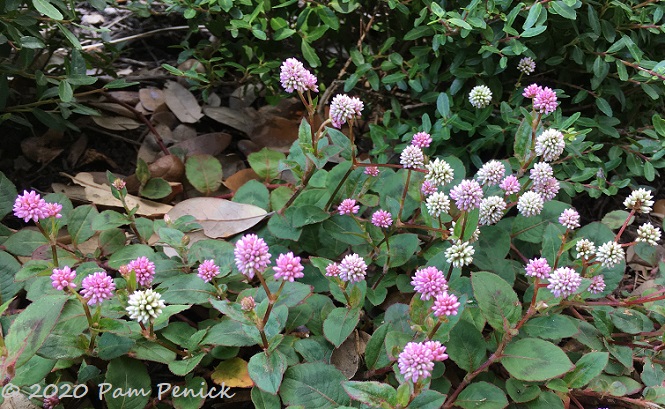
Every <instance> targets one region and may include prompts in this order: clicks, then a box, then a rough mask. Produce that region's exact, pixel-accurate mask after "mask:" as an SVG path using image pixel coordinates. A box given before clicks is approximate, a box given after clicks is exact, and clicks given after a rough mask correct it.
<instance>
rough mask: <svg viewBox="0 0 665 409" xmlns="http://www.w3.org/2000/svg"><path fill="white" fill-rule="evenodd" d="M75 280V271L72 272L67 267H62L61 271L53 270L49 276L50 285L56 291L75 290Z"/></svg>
mask: <svg viewBox="0 0 665 409" xmlns="http://www.w3.org/2000/svg"><path fill="white" fill-rule="evenodd" d="M75 278H76V270H72V269H70V268H69V267H68V266H64V267H63V268H61V269H58V268H54V269H53V273H52V274H51V284H52V285H53V288H55V289H58V290H64V289H66V288H76V284H74V279H75Z"/></svg>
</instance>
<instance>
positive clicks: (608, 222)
mask: <svg viewBox="0 0 665 409" xmlns="http://www.w3.org/2000/svg"><path fill="white" fill-rule="evenodd" d="M629 214H630V213H628V212H627V211H625V210H612V211H611V212H609V213H607V214H606V215H605V216H604V217H603V219H602V220H601V221H600V222H601V223H602V224H604V225H605V226H607V227H609V228H610V229H612V230H616V229H618V228H620V227H621V226H622V225H623V223H624V222H625V221H626V219H627V218H628V215H629ZM633 220H635V217H634V216H633V217H631V219H630V220H629V221H628V224H629V225H630V224H632V223H633Z"/></svg>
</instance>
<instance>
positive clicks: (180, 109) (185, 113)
mask: <svg viewBox="0 0 665 409" xmlns="http://www.w3.org/2000/svg"><path fill="white" fill-rule="evenodd" d="M164 100H165V102H166V105H167V106H168V107H169V109H170V110H171V112H173V114H174V115H175V116H176V117H177V118H178V119H179V120H180V122H184V123H188V124H192V123H195V122H197V121H198V120H199V119H201V118H202V117H203V113H202V112H201V106H200V105H199V102H198V101H197V100H196V97H195V96H194V94H192V93H191V92H190V91H189V90H188V89H187V88H185V87H183V86H182V85H180V84H178V83H177V82H175V81H168V82H167V83H166V89H165V90H164Z"/></svg>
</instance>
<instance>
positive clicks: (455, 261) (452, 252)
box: [445, 240, 476, 267]
mask: <svg viewBox="0 0 665 409" xmlns="http://www.w3.org/2000/svg"><path fill="white" fill-rule="evenodd" d="M475 252H476V250H474V248H473V247H472V246H471V245H470V244H469V243H468V242H466V241H461V240H458V241H457V243H455V244H453V245H452V246H450V248H448V250H446V253H445V256H446V261H447V262H449V263H450V264H452V265H453V267H464V266H466V265H469V264H471V263H472V262H473V255H474V254H475Z"/></svg>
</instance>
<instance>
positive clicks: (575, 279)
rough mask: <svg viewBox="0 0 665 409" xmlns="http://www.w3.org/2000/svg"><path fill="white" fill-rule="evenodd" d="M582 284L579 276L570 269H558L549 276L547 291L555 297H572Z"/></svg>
mask: <svg viewBox="0 0 665 409" xmlns="http://www.w3.org/2000/svg"><path fill="white" fill-rule="evenodd" d="M581 283H582V277H581V276H580V274H579V273H578V272H577V271H575V270H573V269H572V268H570V267H559V268H557V269H556V270H554V272H552V274H551V275H550V276H549V284H548V285H547V289H548V290H550V291H552V294H554V296H555V297H563V298H565V297H568V296H569V295H573V294H574V293H575V292H576V291H577V289H578V288H579V287H580V284H581Z"/></svg>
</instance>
